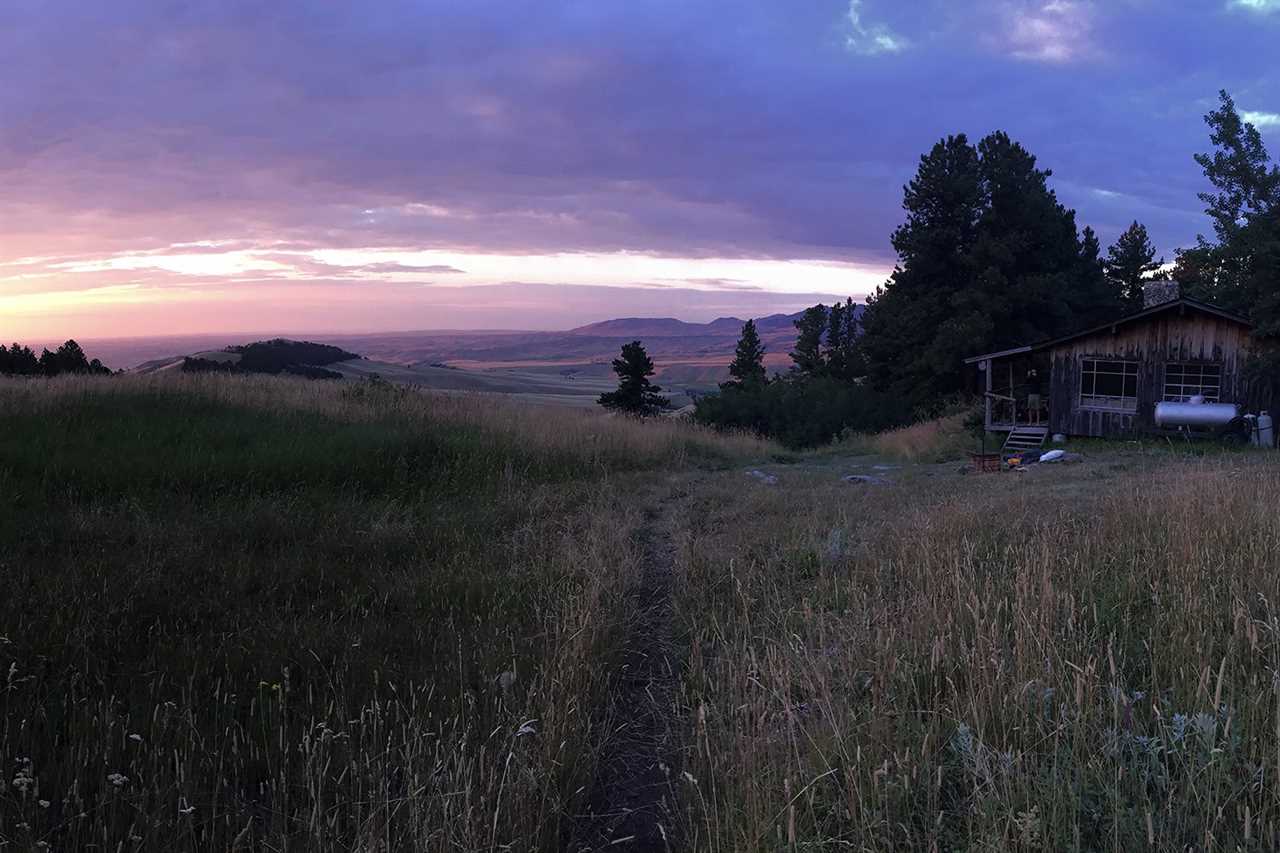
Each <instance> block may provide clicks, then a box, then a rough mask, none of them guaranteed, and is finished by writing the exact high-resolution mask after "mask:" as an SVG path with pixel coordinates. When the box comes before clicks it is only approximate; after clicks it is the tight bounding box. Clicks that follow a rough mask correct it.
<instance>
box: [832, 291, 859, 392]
mask: <svg viewBox="0 0 1280 853" xmlns="http://www.w3.org/2000/svg"><path fill="white" fill-rule="evenodd" d="M858 327H859V324H858V306H856V305H854V303H853V300H852V299H846V300H845V302H844V304H843V305H841V304H840V303H839V302H837V303H836V304H834V305H832V306H831V312H830V315H829V317H828V321H827V339H826V350H825V355H826V370H827V374H828V375H830V376H831V377H832V378H834V379H839V380H840V381H842V382H853V381H854V380H855V379H858V378H859V377H861V376H862V375H863V374H865V373H866V367H865V365H864V363H863V360H862V351H861V350H860V349H859V347H858Z"/></svg>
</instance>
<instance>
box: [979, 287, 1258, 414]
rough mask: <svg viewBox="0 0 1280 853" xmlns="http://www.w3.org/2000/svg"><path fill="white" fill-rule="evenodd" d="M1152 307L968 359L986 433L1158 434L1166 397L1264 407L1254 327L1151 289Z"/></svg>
mask: <svg viewBox="0 0 1280 853" xmlns="http://www.w3.org/2000/svg"><path fill="white" fill-rule="evenodd" d="M1145 296H1146V299H1145V302H1146V307H1145V308H1143V310H1142V311H1139V312H1137V313H1135V314H1131V315H1129V316H1127V317H1122V318H1120V319H1118V320H1116V321H1114V322H1112V323H1108V324H1106V325H1105V326H1097V327H1095V328H1092V329H1085V330H1083V331H1080V332H1077V333H1075V334H1071V335H1065V336H1063V337H1060V338H1054V339H1052V340H1047V341H1042V342H1040V343H1036V344H1030V345H1027V346H1022V347H1015V348H1013V349H1007V350H1003V351H1001V352H993V353H987V354H985V355H977V356H974V357H973V358H968V359H965V363H966V364H976V365H977V366H978V368H979V370H980V371H981V372H982V374H983V376H982V379H981V381H982V382H983V384H984V386H985V392H986V393H985V399H986V423H987V429H988V430H993V431H1003V432H1013V431H1018V432H1024V431H1030V432H1036V431H1040V432H1043V433H1062V434H1064V435H1085V436H1098V437H1117V436H1122V435H1127V434H1131V433H1135V432H1142V431H1146V430H1151V429H1154V427H1155V421H1154V417H1155V405H1156V403H1158V402H1160V401H1162V400H1168V401H1175V402H1186V401H1187V400H1189V399H1190V398H1191V397H1194V396H1201V397H1203V398H1204V400H1205V401H1206V402H1222V403H1239V404H1240V405H1241V406H1242V407H1249V406H1250V405H1254V406H1257V405H1258V401H1253V400H1251V399H1250V394H1249V389H1248V388H1247V387H1246V384H1245V382H1244V371H1243V368H1244V365H1245V362H1246V361H1247V359H1248V354H1249V342H1250V333H1251V331H1252V328H1253V326H1252V324H1251V323H1250V322H1249V320H1248V319H1246V318H1244V317H1241V316H1239V315H1237V314H1233V313H1231V312H1229V311H1223V310H1222V309H1220V308H1215V307H1214V306H1212V305H1208V304H1206V303H1204V302H1198V301H1196V300H1194V299H1187V298H1185V297H1182V296H1180V295H1178V291H1177V284H1176V282H1158V283H1153V284H1152V285H1148V288H1147V293H1146V294H1145Z"/></svg>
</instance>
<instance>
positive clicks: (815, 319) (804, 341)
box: [791, 305, 827, 377]
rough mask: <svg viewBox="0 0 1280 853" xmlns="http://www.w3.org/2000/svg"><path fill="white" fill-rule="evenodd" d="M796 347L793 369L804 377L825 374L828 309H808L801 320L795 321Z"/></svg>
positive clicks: (792, 355) (820, 307) (819, 306)
mask: <svg viewBox="0 0 1280 853" xmlns="http://www.w3.org/2000/svg"><path fill="white" fill-rule="evenodd" d="M795 327H796V333H797V334H796V346H795V349H794V350H792V351H791V360H792V361H793V362H795V366H794V367H793V368H792V369H793V370H795V372H796V373H799V374H801V375H802V376H807V377H809V376H821V375H823V373H824V372H825V368H826V361H825V359H824V358H823V354H822V336H823V334H824V333H825V332H826V331H827V307H826V306H825V305H814V306H813V307H811V308H806V309H805V312H804V314H802V315H801V317H800V319H799V320H796V321H795Z"/></svg>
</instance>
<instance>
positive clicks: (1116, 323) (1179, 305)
mask: <svg viewBox="0 0 1280 853" xmlns="http://www.w3.org/2000/svg"><path fill="white" fill-rule="evenodd" d="M1174 309H1178V310H1180V311H1183V312H1185V311H1194V312H1196V313H1199V314H1207V315H1209V316H1212V317H1217V318H1219V319H1221V320H1226V321H1228V322H1231V323H1239V324H1240V325H1242V326H1248V327H1249V328H1250V329H1252V328H1253V323H1252V322H1251V321H1250V320H1249V318H1247V317H1243V316H1241V315H1239V314H1236V313H1233V312H1231V311H1226V310H1223V309H1222V308H1219V307H1217V306H1216V305H1210V304H1209V303H1207V302H1201V301H1200V300H1198V299H1188V298H1187V297H1185V296H1180V297H1178V298H1177V299H1171V300H1169V301H1168V302H1161V303H1160V304H1159V305H1153V306H1152V307H1150V308H1144V309H1143V310H1141V311H1139V312H1137V313H1136V314H1130V315H1128V316H1126V317H1121V318H1119V319H1117V320H1112V321H1111V322H1110V323H1103V324H1102V325H1100V326H1093V327H1091V328H1088V329H1082V330H1081V331H1078V332H1072V333H1071V334H1069V335H1061V336H1059V337H1056V338H1049V339H1048V340H1044V341H1040V342H1039V343H1034V344H1028V345H1026V346H1021V347H1014V348H1013V349H1006V350H1000V351H999V352H989V353H985V354H983V355H975V356H972V357H971V358H966V359H965V360H964V363H965V364H975V363H977V362H979V361H985V360H987V359H992V358H1005V357H1008V356H1011V355H1021V354H1023V353H1028V352H1038V351H1040V350H1045V349H1050V348H1052V347H1056V346H1058V345H1060V344H1065V343H1069V342H1070V341H1074V340H1076V339H1077V338H1087V337H1089V336H1091V335H1096V334H1099V333H1101V332H1106V331H1108V330H1111V331H1114V330H1115V329H1118V328H1119V327H1121V326H1127V325H1129V324H1131V323H1137V322H1140V321H1142V320H1148V319H1150V318H1152V317H1155V316H1157V315H1159V314H1164V313H1165V312H1167V311H1172V310H1174Z"/></svg>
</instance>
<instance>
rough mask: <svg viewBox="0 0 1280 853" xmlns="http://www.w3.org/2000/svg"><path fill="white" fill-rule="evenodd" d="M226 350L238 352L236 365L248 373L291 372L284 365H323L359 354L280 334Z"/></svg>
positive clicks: (345, 359) (353, 357) (346, 359)
mask: <svg viewBox="0 0 1280 853" xmlns="http://www.w3.org/2000/svg"><path fill="white" fill-rule="evenodd" d="M228 352H238V353H240V366H241V368H242V369H244V370H245V371H248V372H250V373H281V372H293V371H289V370H288V368H290V367H293V366H297V365H309V366H311V367H323V366H324V365H326V364H337V363H338V362H340V361H351V360H353V359H357V358H359V357H360V356H358V355H356V354H355V353H353V352H347V351H346V350H344V349H342V348H341V347H335V346H330V345H329V344H316V343H312V342H311V341H290V340H286V339H284V338H276V339H274V340H270V341H257V342H255V343H252V344H247V345H245V346H240V347H231V348H230V349H228Z"/></svg>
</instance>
